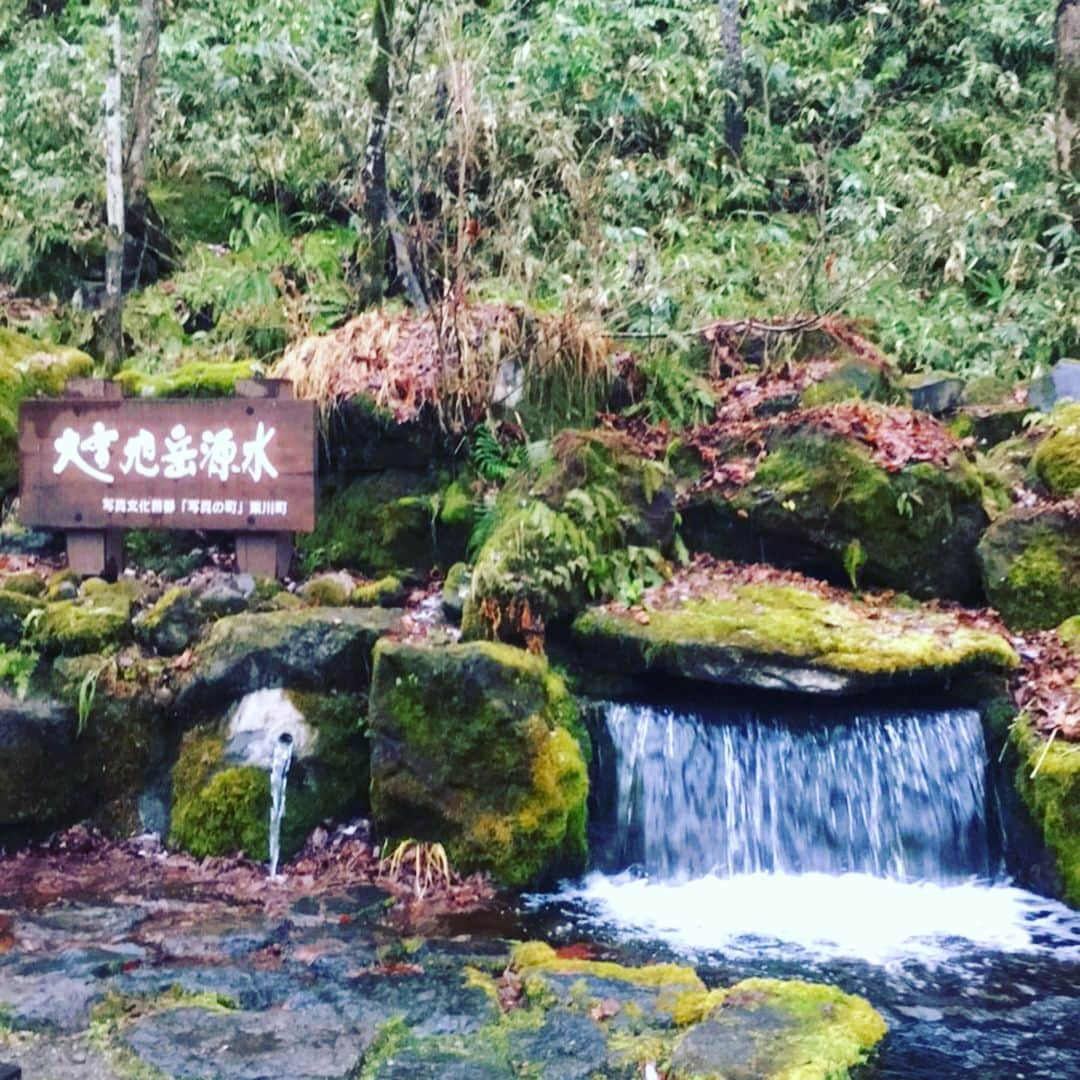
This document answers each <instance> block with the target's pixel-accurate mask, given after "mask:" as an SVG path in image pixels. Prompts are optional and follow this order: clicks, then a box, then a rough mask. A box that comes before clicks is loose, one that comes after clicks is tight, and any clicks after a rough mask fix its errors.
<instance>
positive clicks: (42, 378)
mask: <svg viewBox="0 0 1080 1080" xmlns="http://www.w3.org/2000/svg"><path fill="white" fill-rule="evenodd" d="M93 364H94V362H93V360H91V358H90V357H89V356H87V355H86V353H84V352H80V351H79V350H78V349H69V348H65V347H62V346H58V345H52V344H51V343H48V342H44V341H37V340H35V339H34V338H31V337H27V336H26V335H25V334H19V333H16V332H15V331H14V330H9V329H7V328H6V327H2V326H0V492H4V491H7V490H9V489H11V488H12V487H14V486H15V484H16V482H17V480H18V476H19V462H18V454H17V451H18V438H19V404H20V402H22V401H24V400H27V399H29V398H34V397H40V396H45V397H56V396H58V395H59V394H60V393H61V392H62V391H63V389H64V385H65V383H66V382H67V380H68V379H70V378H73V377H74V376H78V375H89V374H90V372H91V369H92V368H93Z"/></svg>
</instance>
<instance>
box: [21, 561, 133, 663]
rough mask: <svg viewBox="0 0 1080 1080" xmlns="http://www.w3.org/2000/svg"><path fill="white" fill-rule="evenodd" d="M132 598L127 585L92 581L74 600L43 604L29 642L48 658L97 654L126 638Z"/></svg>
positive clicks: (129, 627) (130, 589)
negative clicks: (60, 655)
mask: <svg viewBox="0 0 1080 1080" xmlns="http://www.w3.org/2000/svg"><path fill="white" fill-rule="evenodd" d="M133 595H134V590H133V587H132V585H131V583H129V582H124V581H119V582H116V583H115V584H112V585H110V584H107V583H106V582H104V581H101V580H100V579H96V578H92V579H90V580H89V581H87V582H85V583H84V584H83V587H82V589H81V590H80V591H79V595H78V597H76V598H75V599H74V600H57V601H54V602H53V603H49V604H46V605H45V607H44V608H43V609H42V613H41V615H40V616H39V617H37V618H36V619H35V622H34V625H33V631H32V637H33V640H34V642H35V643H36V644H37V645H38V646H39V647H40V648H41V650H42V651H43V652H45V653H48V654H50V655H52V654H55V653H65V654H67V655H69V656H71V655H78V654H80V653H97V652H101V651H102V650H104V649H105V648H107V647H108V646H110V645H115V644H118V643H120V642H122V641H125V640H127V639H128V638H129V637H130V634H131V604H132V599H133Z"/></svg>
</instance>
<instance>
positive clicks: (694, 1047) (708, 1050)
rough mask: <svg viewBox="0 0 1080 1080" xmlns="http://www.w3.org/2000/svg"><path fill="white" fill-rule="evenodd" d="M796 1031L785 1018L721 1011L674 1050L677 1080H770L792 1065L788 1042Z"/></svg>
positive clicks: (765, 1012) (775, 1014)
mask: <svg viewBox="0 0 1080 1080" xmlns="http://www.w3.org/2000/svg"><path fill="white" fill-rule="evenodd" d="M794 1027H795V1022H794V1020H793V1019H792V1018H791V1017H790V1016H787V1015H785V1014H784V1013H782V1012H780V1011H778V1010H775V1009H771V1008H768V1007H763V1008H759V1009H754V1010H753V1011H745V1010H742V1009H732V1010H728V1011H724V1010H717V1011H716V1012H715V1013H713V1017H712V1019H709V1020H705V1021H703V1022H702V1023H700V1024H696V1025H695V1026H694V1027H692V1028H691V1029H690V1030H689V1031H688V1032H687V1033H686V1034H685V1035H683V1036H682V1038H680V1039H679V1041H678V1042H677V1043H676V1044H675V1049H674V1051H673V1052H672V1055H671V1064H672V1067H673V1069H674V1071H675V1074H676V1075H677V1076H699V1075H701V1076H722V1077H724V1080H767V1078H768V1077H770V1076H772V1075H773V1074H774V1073H776V1072H778V1070H779V1069H780V1068H782V1067H783V1066H784V1065H786V1064H788V1063H789V1062H788V1061H787V1060H786V1059H787V1058H788V1056H789V1052H790V1043H789V1042H788V1040H787V1039H786V1038H785V1036H786V1035H788V1034H789V1033H790V1032H791V1031H792V1029H793V1028H794Z"/></svg>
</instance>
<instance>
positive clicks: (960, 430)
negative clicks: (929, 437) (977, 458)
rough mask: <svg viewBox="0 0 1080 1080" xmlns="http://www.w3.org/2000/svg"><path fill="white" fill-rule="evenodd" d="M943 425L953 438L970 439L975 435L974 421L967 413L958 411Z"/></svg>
mask: <svg viewBox="0 0 1080 1080" xmlns="http://www.w3.org/2000/svg"><path fill="white" fill-rule="evenodd" d="M945 427H946V428H947V429H948V432H949V434H950V435H951V436H952V437H953V438H954V439H970V438H972V437H973V436H974V435H975V421H974V420H972V418H971V417H970V416H969V415H968V414H967V413H958V414H957V415H956V416H954V417H953V418H952V419H951V420H949V421H948V422H947V423H946V425H945Z"/></svg>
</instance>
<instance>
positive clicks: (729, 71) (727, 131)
mask: <svg viewBox="0 0 1080 1080" xmlns="http://www.w3.org/2000/svg"><path fill="white" fill-rule="evenodd" d="M719 2H720V37H721V40H722V41H723V46H724V76H723V87H724V137H725V138H726V139H727V144H728V148H729V149H730V150H731V152H732V153H733V154H734V155H735V156H736V157H741V156H742V148H743V138H744V137H745V135H746V117H745V115H744V112H743V108H744V102H743V56H742V27H741V23H740V18H739V0H719Z"/></svg>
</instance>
